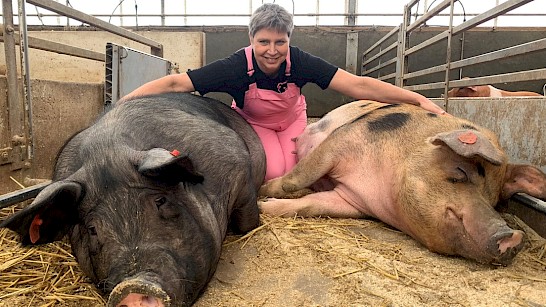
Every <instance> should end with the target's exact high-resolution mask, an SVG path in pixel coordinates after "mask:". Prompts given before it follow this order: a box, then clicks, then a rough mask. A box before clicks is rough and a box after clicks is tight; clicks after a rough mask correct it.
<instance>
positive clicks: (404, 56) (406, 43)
mask: <svg viewBox="0 0 546 307" xmlns="http://www.w3.org/2000/svg"><path fill="white" fill-rule="evenodd" d="M532 1H533V0H510V1H507V2H504V3H502V4H500V5H497V6H495V7H494V8H492V9H490V10H487V11H485V12H483V13H481V14H478V15H476V16H475V17H473V18H471V19H469V20H468V21H465V22H463V23H461V24H459V25H454V24H453V16H454V14H453V7H454V3H455V2H457V0H444V1H442V2H441V3H439V4H438V5H437V6H436V7H434V8H433V9H432V10H430V11H429V12H427V13H425V14H424V15H422V16H421V17H420V18H418V19H417V20H415V21H414V22H413V23H412V22H411V11H412V8H413V6H415V5H416V4H417V3H418V2H419V0H413V1H411V2H410V3H408V4H407V5H406V6H405V8H404V17H403V21H402V23H401V24H400V26H398V27H395V28H394V29H393V30H392V31H390V32H389V33H388V34H387V35H385V36H384V37H382V38H381V39H380V40H379V41H378V42H376V43H375V44H374V45H373V46H371V47H370V48H368V49H367V50H366V51H364V52H363V54H362V67H361V75H363V76H369V75H371V74H372V73H379V72H381V70H384V69H385V70H386V68H390V69H391V70H390V71H392V65H395V72H394V73H389V74H386V75H382V76H381V75H380V76H379V77H378V79H380V80H391V79H394V84H395V85H397V86H400V87H403V88H406V89H408V90H413V91H419V90H432V89H443V90H444V97H445V99H446V101H447V92H448V90H449V89H450V88H452V87H464V86H472V85H481V84H491V83H501V82H519V81H531V80H543V79H546V68H539V69H533V70H525V71H517V72H510V73H504V74H497V75H489V76H481V77H476V78H464V79H461V77H462V76H460V75H459V80H450V72H451V71H452V70H455V69H459V70H461V69H463V68H466V67H470V66H473V65H477V64H483V63H488V62H493V61H497V60H501V59H506V58H509V57H515V56H522V55H526V54H529V53H531V52H536V51H541V50H546V38H543V39H538V40H535V41H530V42H526V43H523V44H519V45H514V46H510V47H507V48H503V49H500V50H496V51H492V52H487V53H484V54H480V55H476V56H473V57H469V58H461V59H460V60H457V61H452V58H451V54H452V52H451V51H452V50H451V49H452V38H453V36H455V35H458V34H462V35H464V33H465V32H466V31H468V30H470V29H473V28H475V27H477V26H479V25H481V24H483V23H485V22H487V21H489V20H492V19H495V18H497V17H498V16H501V15H503V14H506V13H507V12H509V11H512V10H514V9H516V8H518V7H520V6H523V5H525V4H527V3H529V2H532ZM446 8H449V11H450V13H449V16H450V19H449V25H448V26H447V29H446V30H445V31H442V32H440V33H439V34H437V35H435V36H433V37H431V38H429V39H427V40H425V41H423V42H421V43H418V44H416V45H414V46H411V45H410V40H409V38H410V35H411V33H412V32H413V31H415V30H417V29H419V27H420V26H422V25H424V24H425V23H426V22H427V21H428V20H430V19H431V18H432V17H434V16H437V15H438V14H439V13H440V12H442V11H444V10H445V9H446ZM394 38H395V42H394V43H390V44H388V42H390V41H392V40H393V39H394ZM445 41H447V43H446V46H447V47H446V59H445V62H444V63H443V64H441V65H436V66H432V67H427V68H425V69H421V70H417V71H411V72H410V71H409V69H408V67H409V66H408V57H409V56H410V55H412V54H414V53H416V52H417V51H420V50H423V49H425V48H429V47H431V46H433V45H435V44H437V43H439V42H445ZM463 44H464V39H463ZM393 50H396V57H394V58H389V59H385V54H387V53H388V52H390V51H393ZM376 62H378V64H377V65H375V66H373V67H369V66H371V64H372V63H376ZM545 65H546V63H545ZM442 72H444V76H445V77H444V78H443V80H442V81H439V82H432V83H421V84H412V85H407V83H408V80H411V79H414V78H417V77H422V76H428V75H432V74H437V73H442ZM414 80H415V79H414ZM414 83H415V82H414Z"/></svg>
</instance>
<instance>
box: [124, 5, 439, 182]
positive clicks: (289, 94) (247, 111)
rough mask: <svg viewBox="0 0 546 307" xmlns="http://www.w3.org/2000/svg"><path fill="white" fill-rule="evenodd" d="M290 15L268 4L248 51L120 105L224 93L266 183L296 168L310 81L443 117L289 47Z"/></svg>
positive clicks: (415, 97) (145, 89)
mask: <svg viewBox="0 0 546 307" xmlns="http://www.w3.org/2000/svg"><path fill="white" fill-rule="evenodd" d="M293 28H294V24H293V21H292V15H291V14H290V13H288V11H286V10H285V9H284V8H282V7H281V6H279V5H277V4H273V3H267V4H263V5H262V6H260V7H259V8H258V9H256V11H255V12H254V13H253V14H252V16H251V18H250V23H249V38H250V46H248V47H246V48H243V49H241V50H239V51H237V52H235V53H234V54H232V55H231V56H229V57H227V58H225V59H222V60H218V61H215V62H213V63H210V64H208V65H206V66H204V67H201V68H199V69H196V70H193V71H189V72H187V73H183V74H177V75H169V76H165V77H163V78H160V79H157V80H154V81H151V82H148V83H146V84H144V85H142V86H141V87H139V88H137V89H136V90H134V91H133V92H131V93H130V94H128V95H127V96H126V97H124V98H123V99H122V100H126V99H128V98H130V97H135V96H141V95H149V94H159V93H165V92H192V91H198V92H199V93H200V94H201V95H205V94H206V93H209V92H225V93H228V94H230V95H231V96H232V97H233V98H234V100H233V103H232V108H233V109H235V110H236V111H237V112H238V113H239V114H240V115H241V116H242V117H244V118H245V119H246V120H247V122H248V123H250V124H251V125H252V127H253V128H254V130H255V131H256V133H257V134H258V136H259V137H260V139H261V141H262V144H263V146H264V150H265V153H266V157H267V171H266V177H265V180H266V181H267V180H269V179H272V178H276V177H279V176H282V175H283V174H285V173H286V172H288V171H289V170H290V169H292V168H293V167H294V165H295V164H296V162H297V161H296V155H295V154H294V151H295V143H294V141H293V139H294V138H295V137H296V136H298V135H299V134H301V133H302V132H303V130H304V128H305V126H306V122H307V114H306V102H305V97H304V96H303V95H302V94H301V88H302V87H303V86H304V85H305V84H306V83H309V82H312V83H315V84H317V85H318V86H320V87H321V88H322V89H326V88H330V89H333V90H336V91H337V92H339V93H341V94H344V95H347V96H350V97H353V98H355V99H371V100H376V101H381V102H389V103H412V104H415V105H418V106H421V107H422V108H424V109H426V110H429V111H431V112H434V113H438V114H445V112H444V111H443V110H442V109H441V108H440V107H438V106H437V105H435V104H434V103H433V102H432V101H430V100H428V99H427V98H426V97H424V96H422V95H420V94H418V93H415V92H411V91H408V90H404V89H402V88H399V87H396V86H394V85H391V84H389V83H386V82H383V81H379V80H376V79H373V78H369V77H359V76H356V75H353V74H351V73H349V72H347V71H345V70H343V69H341V68H337V67H335V66H333V65H332V64H330V63H328V62H326V61H324V60H323V59H321V58H318V57H315V56H313V55H311V54H309V53H306V52H304V51H302V50H300V49H299V48H297V47H293V46H290V34H291V33H292V30H293Z"/></svg>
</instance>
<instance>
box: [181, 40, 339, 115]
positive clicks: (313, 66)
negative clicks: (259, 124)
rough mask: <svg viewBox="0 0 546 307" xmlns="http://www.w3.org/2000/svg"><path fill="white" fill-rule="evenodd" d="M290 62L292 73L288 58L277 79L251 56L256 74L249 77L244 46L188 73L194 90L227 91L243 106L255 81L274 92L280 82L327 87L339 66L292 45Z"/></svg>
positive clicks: (262, 87)
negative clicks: (246, 93) (262, 69)
mask: <svg viewBox="0 0 546 307" xmlns="http://www.w3.org/2000/svg"><path fill="white" fill-rule="evenodd" d="M290 61H291V64H292V66H291V69H290V74H291V75H290V76H288V77H287V76H285V75H284V70H285V68H286V61H284V62H283V63H282V64H281V67H280V70H279V74H278V75H277V76H276V77H275V78H270V77H268V76H267V75H266V74H264V73H263V72H262V71H261V70H260V69H259V68H258V64H257V63H256V59H255V58H254V55H252V62H253V66H254V74H253V75H252V77H249V76H248V74H247V63H246V56H245V50H244V48H243V49H240V50H238V51H237V52H235V53H233V54H232V55H230V56H229V57H227V58H224V59H221V60H217V61H214V62H212V63H210V64H208V65H206V66H204V67H201V68H198V69H196V70H192V71H189V72H188V75H189V77H190V79H191V81H192V83H193V86H194V88H195V90H196V91H198V92H199V93H200V94H201V95H205V94H207V93H209V92H224V93H228V94H230V95H231V96H232V97H233V98H234V99H235V102H236V103H237V106H238V107H239V108H242V107H243V105H244V95H245V92H246V91H247V90H248V86H249V85H250V84H252V83H254V82H256V85H257V87H258V88H261V89H266V90H272V91H278V89H277V88H278V87H277V85H278V84H279V83H282V82H285V81H288V82H289V83H295V84H296V85H297V86H298V87H299V88H300V89H301V88H302V87H303V86H304V85H305V84H306V83H308V82H311V83H315V84H316V85H318V86H319V87H320V88H322V89H326V88H327V87H328V86H329V85H330V81H332V78H333V77H334V74H335V73H336V71H337V67H336V66H334V65H332V64H330V63H328V62H326V61H325V60H323V59H321V58H319V57H316V56H314V55H312V54H309V53H307V52H305V51H302V50H300V49H299V48H298V47H294V46H290Z"/></svg>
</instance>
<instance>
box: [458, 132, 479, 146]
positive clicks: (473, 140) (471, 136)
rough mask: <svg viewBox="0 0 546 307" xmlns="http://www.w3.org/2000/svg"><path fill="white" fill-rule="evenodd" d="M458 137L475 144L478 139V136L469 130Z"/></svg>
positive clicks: (467, 142) (460, 139)
mask: <svg viewBox="0 0 546 307" xmlns="http://www.w3.org/2000/svg"><path fill="white" fill-rule="evenodd" d="M458 139H459V141H461V142H463V143H465V144H474V143H476V141H478V136H477V135H475V134H474V133H472V132H470V131H468V132H465V133H463V134H461V135H459V137H458Z"/></svg>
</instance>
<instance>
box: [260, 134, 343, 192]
mask: <svg viewBox="0 0 546 307" xmlns="http://www.w3.org/2000/svg"><path fill="white" fill-rule="evenodd" d="M331 144H333V142H328V140H326V141H325V142H323V143H322V144H321V146H319V147H318V148H316V149H315V150H313V151H312V152H311V153H310V154H309V155H308V156H307V157H305V158H303V159H302V160H301V161H299V162H298V164H296V166H295V167H294V168H293V169H292V170H291V171H290V172H288V173H287V174H286V175H284V176H282V177H279V178H275V179H272V180H269V181H267V182H266V183H265V184H264V185H262V187H261V188H260V191H259V195H260V196H269V197H278V198H285V197H286V196H287V195H289V194H290V193H293V192H297V191H300V190H303V189H305V188H308V187H310V186H311V185H312V184H313V183H315V182H317V181H318V180H319V179H321V178H322V177H323V176H325V175H326V174H329V173H330V171H331V170H332V169H333V167H334V166H335V164H336V162H338V161H339V159H340V157H339V155H338V154H336V152H337V151H336V150H335V149H336V148H335V146H333V145H335V144H333V145H331Z"/></svg>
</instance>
